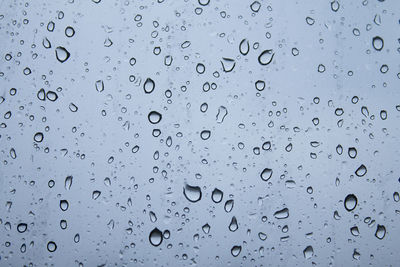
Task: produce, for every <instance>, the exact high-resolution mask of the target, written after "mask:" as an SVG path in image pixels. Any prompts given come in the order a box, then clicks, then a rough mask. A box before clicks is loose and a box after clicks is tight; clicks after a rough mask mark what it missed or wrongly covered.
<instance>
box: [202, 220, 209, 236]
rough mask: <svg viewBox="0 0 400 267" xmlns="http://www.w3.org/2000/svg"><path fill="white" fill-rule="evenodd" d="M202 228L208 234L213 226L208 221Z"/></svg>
mask: <svg viewBox="0 0 400 267" xmlns="http://www.w3.org/2000/svg"><path fill="white" fill-rule="evenodd" d="M201 229H202V230H203V232H204V233H205V234H208V233H210V229H211V226H210V225H209V224H208V223H206V224H205V225H203V226H202V227H201Z"/></svg>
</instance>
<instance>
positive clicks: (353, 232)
mask: <svg viewBox="0 0 400 267" xmlns="http://www.w3.org/2000/svg"><path fill="white" fill-rule="evenodd" d="M350 233H351V234H352V235H353V236H359V235H360V232H359V231H358V227H357V226H353V227H351V228H350Z"/></svg>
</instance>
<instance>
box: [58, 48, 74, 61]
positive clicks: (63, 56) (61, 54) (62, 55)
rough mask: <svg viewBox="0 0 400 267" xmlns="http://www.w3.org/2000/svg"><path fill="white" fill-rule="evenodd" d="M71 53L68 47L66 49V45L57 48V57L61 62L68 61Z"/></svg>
mask: <svg viewBox="0 0 400 267" xmlns="http://www.w3.org/2000/svg"><path fill="white" fill-rule="evenodd" d="M70 55H71V54H70V53H69V52H68V50H67V49H65V47H62V46H58V47H57V48H56V58H57V60H58V61H59V62H61V63H64V62H65V61H67V59H68V58H69V56H70Z"/></svg>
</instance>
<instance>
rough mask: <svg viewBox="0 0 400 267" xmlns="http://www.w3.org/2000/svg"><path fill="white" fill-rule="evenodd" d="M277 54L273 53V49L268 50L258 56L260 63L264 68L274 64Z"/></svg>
mask: <svg viewBox="0 0 400 267" xmlns="http://www.w3.org/2000/svg"><path fill="white" fill-rule="evenodd" d="M274 55H275V53H274V52H273V50H272V49H267V50H264V51H263V52H261V54H260V55H259V56H258V63H260V64H261V65H263V66H266V65H268V64H270V63H271V62H272V60H273V59H274Z"/></svg>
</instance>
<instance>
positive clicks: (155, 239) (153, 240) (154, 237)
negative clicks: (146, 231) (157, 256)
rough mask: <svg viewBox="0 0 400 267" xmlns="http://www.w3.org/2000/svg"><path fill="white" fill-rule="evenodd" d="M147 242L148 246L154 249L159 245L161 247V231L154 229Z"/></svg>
mask: <svg viewBox="0 0 400 267" xmlns="http://www.w3.org/2000/svg"><path fill="white" fill-rule="evenodd" d="M149 241H150V244H152V245H153V246H155V247H158V246H159V245H161V243H162V241H163V235H162V233H161V231H160V230H158V228H154V229H153V230H152V231H151V232H150V235H149Z"/></svg>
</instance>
